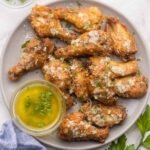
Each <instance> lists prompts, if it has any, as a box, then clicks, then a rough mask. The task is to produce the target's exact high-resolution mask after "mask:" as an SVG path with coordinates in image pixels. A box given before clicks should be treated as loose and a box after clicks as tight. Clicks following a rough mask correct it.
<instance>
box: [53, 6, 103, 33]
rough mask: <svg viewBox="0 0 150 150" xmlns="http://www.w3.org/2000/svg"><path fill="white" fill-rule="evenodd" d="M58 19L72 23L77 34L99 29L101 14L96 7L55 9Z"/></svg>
mask: <svg viewBox="0 0 150 150" xmlns="http://www.w3.org/2000/svg"><path fill="white" fill-rule="evenodd" d="M54 11H55V13H56V14H57V16H58V18H60V19H63V20H66V21H68V22H70V23H72V24H73V25H74V26H75V27H76V31H78V32H82V33H83V32H86V31H91V30H95V29H99V28H100V25H101V22H102V12H101V11H100V9H98V8H97V7H84V8H57V9H55V10H54Z"/></svg>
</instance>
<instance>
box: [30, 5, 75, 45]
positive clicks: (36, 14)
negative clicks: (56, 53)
mask: <svg viewBox="0 0 150 150" xmlns="http://www.w3.org/2000/svg"><path fill="white" fill-rule="evenodd" d="M29 20H30V21H31V26H32V28H33V29H34V30H35V32H36V33H37V34H38V36H40V37H56V38H60V39H62V40H64V41H67V42H69V41H70V40H73V39H75V38H76V35H74V34H71V33H69V32H68V31H66V30H65V29H63V27H62V26H61V23H60V21H59V19H58V18H57V16H56V15H55V14H54V13H53V10H52V9H50V8H48V7H46V6H42V5H36V6H34V7H33V8H32V13H31V15H30V17H29Z"/></svg>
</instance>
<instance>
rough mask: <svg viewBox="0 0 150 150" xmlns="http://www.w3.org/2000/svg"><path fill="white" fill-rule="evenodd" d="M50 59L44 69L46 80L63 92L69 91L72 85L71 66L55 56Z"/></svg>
mask: <svg viewBox="0 0 150 150" xmlns="http://www.w3.org/2000/svg"><path fill="white" fill-rule="evenodd" d="M49 59H50V60H49V61H48V62H47V63H45V64H44V66H43V68H42V72H43V74H44V78H45V80H48V81H50V82H52V83H54V84H55V85H57V86H58V87H59V88H60V89H61V90H62V91H64V90H68V89H69V87H70V84H71V72H70V66H69V65H68V64H67V63H65V62H63V61H61V60H59V59H55V58H54V57H53V56H50V57H49Z"/></svg>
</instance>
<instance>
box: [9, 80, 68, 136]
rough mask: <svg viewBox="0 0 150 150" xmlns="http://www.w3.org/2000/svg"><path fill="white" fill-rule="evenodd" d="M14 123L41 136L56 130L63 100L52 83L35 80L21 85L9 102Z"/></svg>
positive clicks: (63, 109) (34, 134) (63, 106)
mask: <svg viewBox="0 0 150 150" xmlns="http://www.w3.org/2000/svg"><path fill="white" fill-rule="evenodd" d="M10 110H11V116H12V118H13V121H14V123H15V124H16V126H17V127H19V128H20V129H21V130H22V131H24V132H26V133H28V134H30V135H33V136H42V135H46V134H49V133H51V132H52V131H54V130H56V129H57V128H58V126H59V124H60V122H61V120H62V118H63V116H64V114H65V110H66V107H65V100H64V98H63V95H62V93H61V91H60V90H59V89H58V88H57V87H56V86H55V85H54V84H52V83H50V82H47V81H44V80H35V81H31V82H29V83H26V84H25V85H23V86H22V87H21V88H20V89H19V90H18V91H17V92H16V93H15V95H14V96H13V98H12V100H11V103H10Z"/></svg>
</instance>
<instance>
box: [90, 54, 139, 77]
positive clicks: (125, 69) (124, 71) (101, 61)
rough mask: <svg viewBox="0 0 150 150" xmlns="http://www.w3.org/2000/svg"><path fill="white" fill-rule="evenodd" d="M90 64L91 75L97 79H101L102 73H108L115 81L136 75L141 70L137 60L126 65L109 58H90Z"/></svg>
mask: <svg viewBox="0 0 150 150" xmlns="http://www.w3.org/2000/svg"><path fill="white" fill-rule="evenodd" d="M89 64H90V66H89V69H90V73H91V74H92V75H93V76H95V77H99V76H101V74H102V72H106V73H107V74H109V77H110V78H112V79H114V78H117V77H124V76H128V75H133V74H136V73H137V72H138V70H139V67H138V63H137V61H136V60H133V61H128V62H126V63H124V62H119V61H114V60H112V59H110V58H109V57H100V56H95V57H90V58H89Z"/></svg>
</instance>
